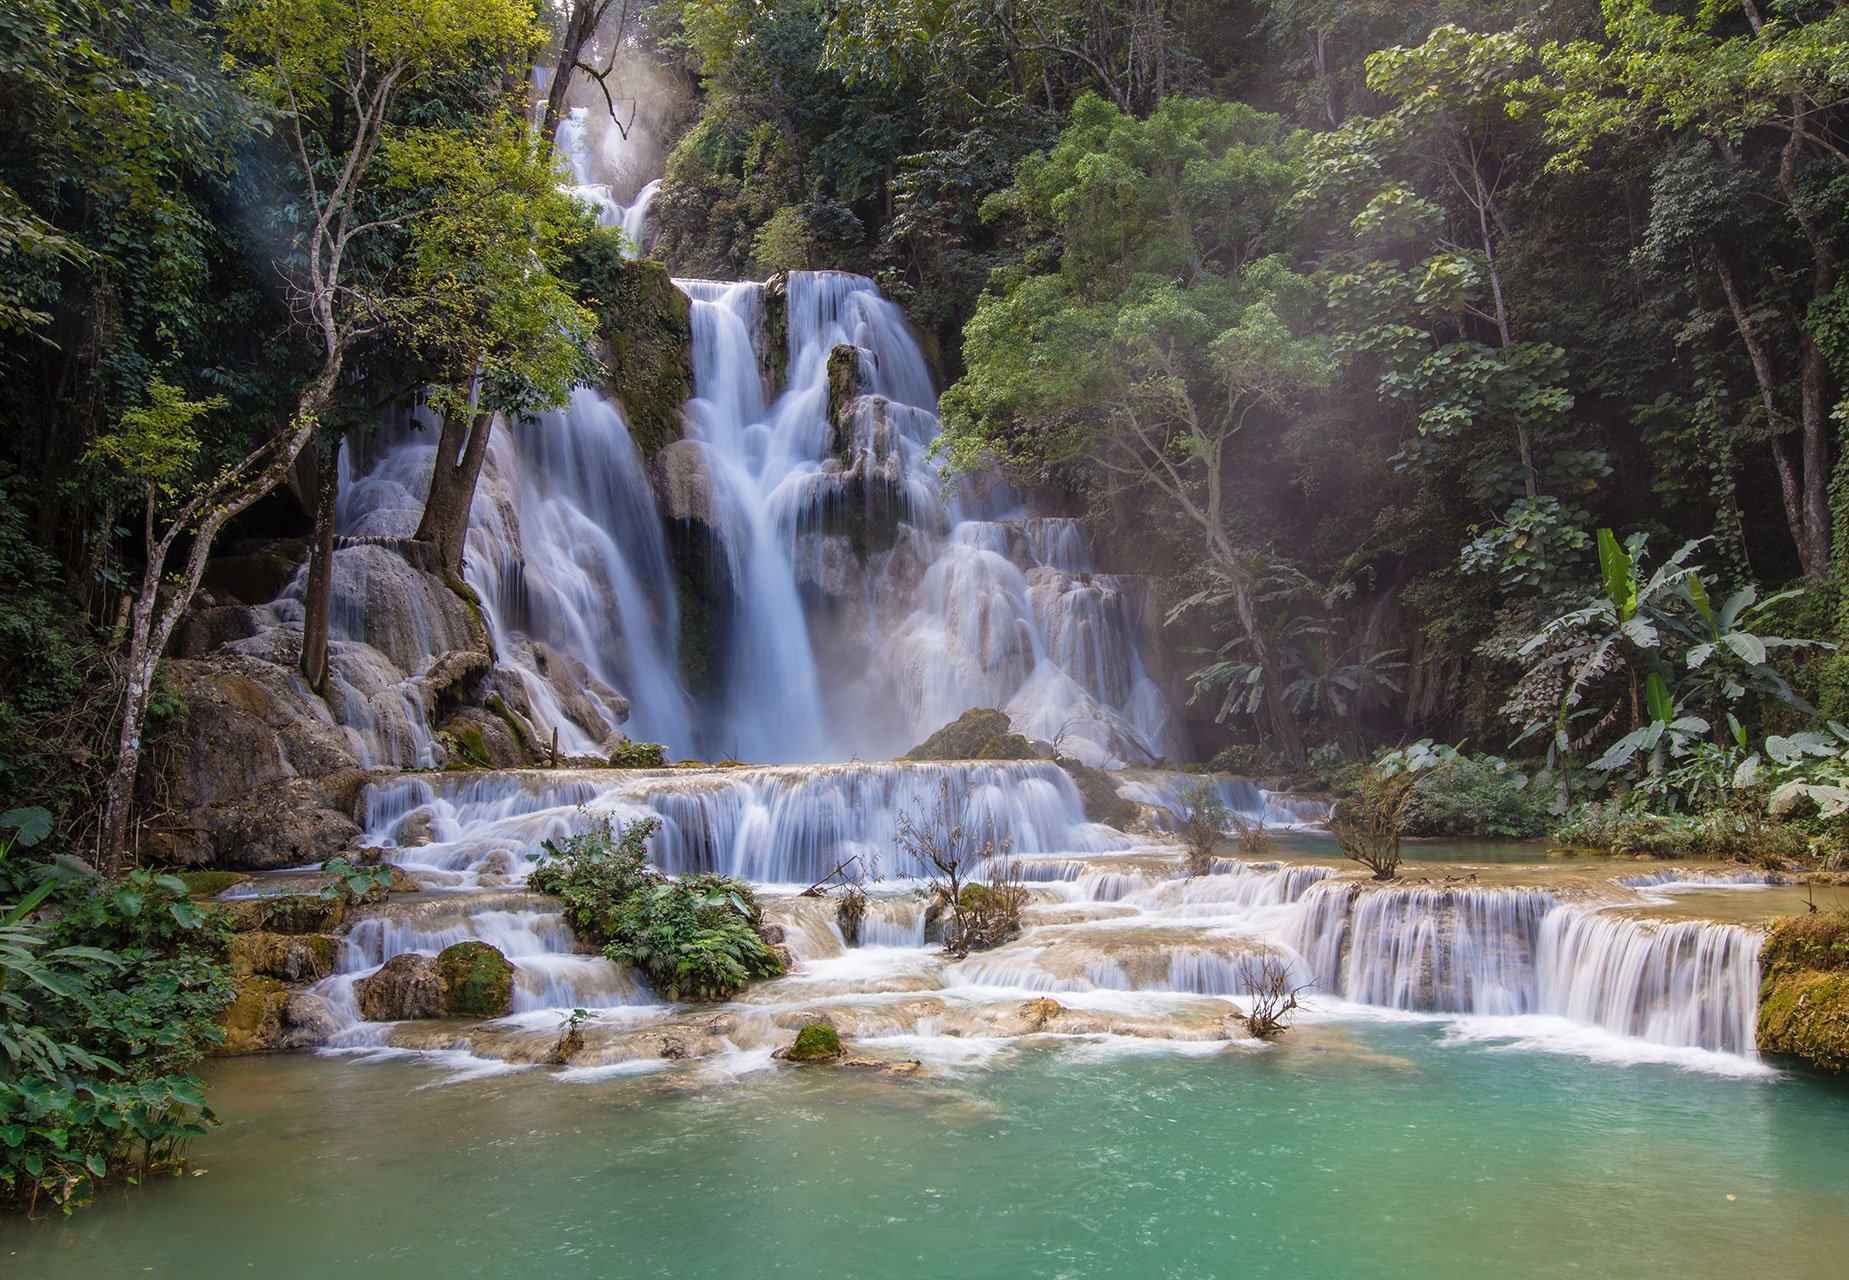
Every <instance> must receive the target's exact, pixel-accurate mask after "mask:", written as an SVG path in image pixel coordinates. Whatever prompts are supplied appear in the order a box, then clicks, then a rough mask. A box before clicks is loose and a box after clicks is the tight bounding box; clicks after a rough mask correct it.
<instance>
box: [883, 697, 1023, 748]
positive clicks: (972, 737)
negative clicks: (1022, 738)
mask: <svg viewBox="0 0 1849 1280" xmlns="http://www.w3.org/2000/svg"><path fill="white" fill-rule="evenodd" d="M1013 732H1014V730H1013V727H1012V726H1011V725H1010V724H1009V722H1008V713H1007V712H1006V711H997V710H996V709H995V708H994V707H971V708H970V709H969V710H968V711H965V712H964V713H963V714H962V715H960V716H958V717H957V718H956V719H955V720H952V721H951V722H950V723H949V724H947V725H945V726H944V727H943V728H941V729H939V730H938V731H937V732H936V733H934V734H932V735H931V736H930V737H928V738H926V739H925V740H924V741H923V742H921V743H919V744H918V745H917V746H915V747H913V748H912V749H911V750H910V751H908V752H906V753H905V758H906V759H907V760H974V759H977V758H978V757H979V756H981V754H982V751H983V749H984V748H985V747H987V746H988V745H989V743H991V742H993V741H995V739H997V738H1002V737H1007V736H1009V735H1011V734H1012V733H1013ZM1005 758H1006V757H1005Z"/></svg>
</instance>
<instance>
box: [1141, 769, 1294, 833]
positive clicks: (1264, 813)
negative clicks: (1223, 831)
mask: <svg viewBox="0 0 1849 1280" xmlns="http://www.w3.org/2000/svg"><path fill="white" fill-rule="evenodd" d="M1203 780H1205V781H1207V782H1208V783H1209V784H1210V785H1211V786H1212V787H1213V791H1214V795H1215V796H1216V797H1217V798H1218V799H1219V801H1220V805H1221V807H1222V808H1224V809H1225V810H1226V812H1227V813H1228V814H1229V815H1231V816H1232V817H1233V818H1236V819H1238V820H1239V821H1241V822H1245V823H1250V824H1255V825H1256V824H1260V823H1262V824H1263V825H1264V826H1266V827H1273V828H1281V829H1289V828H1297V827H1307V826H1314V825H1316V824H1318V823H1320V822H1322V821H1323V820H1324V819H1326V818H1327V817H1328V816H1329V810H1328V806H1327V805H1325V804H1323V803H1321V802H1320V801H1315V800H1300V799H1298V798H1297V797H1296V796H1293V795H1291V794H1290V793H1289V792H1283V791H1266V790H1265V789H1264V788H1262V787H1260V786H1259V785H1258V784H1257V783H1256V782H1254V781H1252V780H1251V779H1250V778H1229V777H1226V776H1225V775H1223V774H1187V773H1163V774H1133V775H1130V776H1124V777H1120V778H1119V779H1118V780H1117V794H1118V795H1120V796H1122V797H1123V798H1124V799H1126V800H1131V801H1134V802H1136V803H1137V804H1142V805H1148V806H1149V807H1150V808H1151V809H1153V810H1155V812H1154V814H1153V815H1152V821H1153V823H1154V825H1155V827H1156V829H1157V830H1158V831H1178V830H1180V829H1181V823H1182V820H1183V817H1184V815H1185V813H1186V810H1187V803H1186V799H1185V796H1186V793H1187V791H1188V790H1189V788H1191V787H1195V786H1198V785H1199V784H1200V783H1201V782H1202V781H1203Z"/></svg>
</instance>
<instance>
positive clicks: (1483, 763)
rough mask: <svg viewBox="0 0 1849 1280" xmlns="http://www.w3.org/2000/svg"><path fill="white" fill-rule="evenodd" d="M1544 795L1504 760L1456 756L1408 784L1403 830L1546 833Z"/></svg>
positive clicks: (1500, 834)
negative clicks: (1455, 758) (1408, 796)
mask: <svg viewBox="0 0 1849 1280" xmlns="http://www.w3.org/2000/svg"><path fill="white" fill-rule="evenodd" d="M1547 799H1548V797H1546V796H1542V795H1537V794H1536V789H1535V788H1531V787H1530V786H1529V780H1528V778H1527V777H1526V775H1524V774H1521V773H1518V772H1517V771H1516V770H1514V769H1512V768H1511V767H1510V766H1509V765H1508V763H1507V762H1506V761H1504V760H1500V759H1498V758H1496V757H1495V756H1476V757H1459V758H1458V759H1457V760H1456V761H1454V762H1453V763H1452V764H1451V766H1450V767H1449V768H1445V769H1440V770H1436V771H1434V772H1432V773H1429V774H1427V775H1426V776H1424V777H1422V778H1421V779H1420V780H1419V784H1418V785H1417V786H1416V787H1414V788H1413V792H1412V795H1411V797H1410V798H1409V799H1408V800H1407V802H1406V810H1405V815H1404V819H1405V831H1406V834H1407V835H1409V836H1487V837H1492V838H1517V839H1525V838H1528V837H1531V836H1540V835H1546V834H1547V832H1548V829H1549V827H1550V826H1551V825H1552V822H1553V819H1552V818H1551V816H1550V815H1549V814H1548V813H1547V808H1546V801H1547Z"/></svg>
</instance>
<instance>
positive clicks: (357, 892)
mask: <svg viewBox="0 0 1849 1280" xmlns="http://www.w3.org/2000/svg"><path fill="white" fill-rule="evenodd" d="M321 870H322V871H323V872H324V873H325V874H327V875H329V876H332V877H333V880H332V882H331V883H329V884H327V885H325V886H323V887H322V889H321V891H320V895H319V896H320V897H321V898H322V900H324V901H328V902H339V903H343V904H344V903H350V902H358V901H360V900H361V899H362V898H366V897H369V896H371V895H373V894H374V893H375V892H376V891H378V890H381V889H387V890H388V889H390V888H391V887H392V868H391V866H390V865H389V864H387V863H383V862H376V863H373V864H371V865H355V864H354V863H351V862H349V861H347V859H345V858H330V859H328V860H327V861H326V862H324V863H323V864H321Z"/></svg>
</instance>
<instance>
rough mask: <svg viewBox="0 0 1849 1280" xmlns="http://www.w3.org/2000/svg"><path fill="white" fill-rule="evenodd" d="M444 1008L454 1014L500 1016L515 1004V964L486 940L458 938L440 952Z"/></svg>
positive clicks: (439, 970)
mask: <svg viewBox="0 0 1849 1280" xmlns="http://www.w3.org/2000/svg"><path fill="white" fill-rule="evenodd" d="M437 973H438V976H439V977H440V978H441V980H442V983H443V1011H444V1012H445V1013H447V1014H449V1015H451V1016H452V1017H471V1018H499V1017H504V1016H505V1015H506V1014H507V1012H508V1011H509V1010H510V1009H511V1008H513V1000H514V967H513V965H511V964H509V963H508V960H507V957H506V956H504V955H502V954H501V953H500V952H499V951H498V950H496V949H495V948H494V947H491V946H489V945H488V944H487V943H485V942H458V943H456V944H455V945H454V946H451V947H445V948H444V949H443V951H442V953H441V954H440V955H438V956H437Z"/></svg>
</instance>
